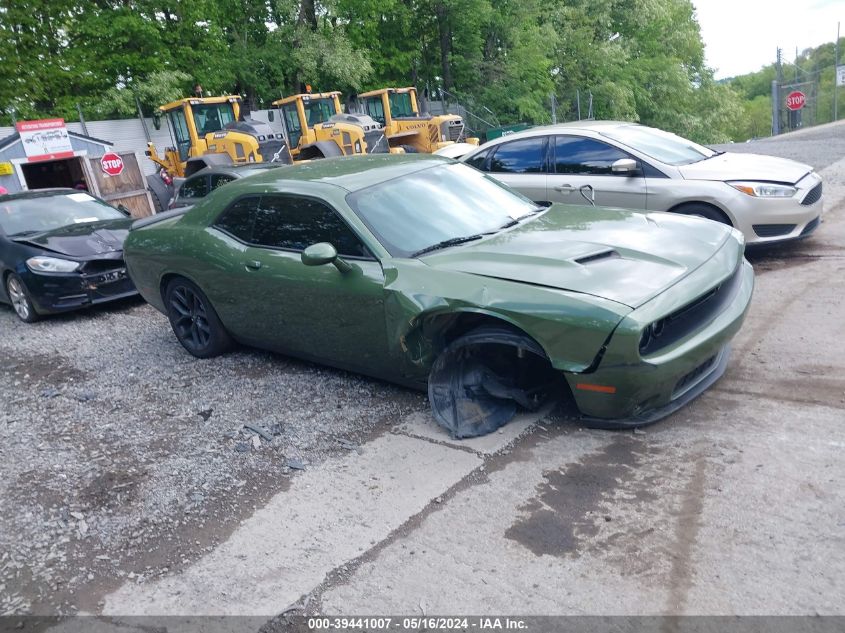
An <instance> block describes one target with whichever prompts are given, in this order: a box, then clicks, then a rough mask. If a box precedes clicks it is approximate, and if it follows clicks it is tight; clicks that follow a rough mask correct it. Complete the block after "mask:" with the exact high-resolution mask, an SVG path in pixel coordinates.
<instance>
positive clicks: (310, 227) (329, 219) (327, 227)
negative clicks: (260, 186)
mask: <svg viewBox="0 0 845 633" xmlns="http://www.w3.org/2000/svg"><path fill="white" fill-rule="evenodd" d="M252 241H253V242H254V243H255V244H257V245H260V246H270V247H275V248H290V249H293V250H305V248H307V247H308V246H311V244H316V243H317V242H328V243H330V244H331V245H332V246H334V247H335V248H336V249H337V252H338V254H340V255H347V256H352V257H366V256H368V255H369V253H368V252H367V250H366V248H365V247H364V245H363V244H362V243H361V241H360V240H359V239H358V237H357V236H356V235H355V234H354V233H353V232H352V230H351V229H350V228H349V227H348V226H347V225H346V223H345V222H344V221H343V220H342V219H341V218H340V216H338V214H337V213H335V211H334V210H333V209H331V208H329V207H328V206H326V205H325V204H323V203H322V202H318V201H317V200H312V199H310V198H299V197H296V196H262V197H261V204H260V206H259V208H258V213H257V215H256V218H255V232H254V236H253V240H252Z"/></svg>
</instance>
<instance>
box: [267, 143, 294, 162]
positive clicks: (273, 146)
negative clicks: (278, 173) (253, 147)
mask: <svg viewBox="0 0 845 633" xmlns="http://www.w3.org/2000/svg"><path fill="white" fill-rule="evenodd" d="M258 151H259V152H260V153H261V159H262V160H263V161H264V162H265V163H282V164H284V165H290V164H292V163H293V158H291V155H290V150H288V143H287V141H285V140H284V139H273V140H267V141H264V142H263V143H259V144H258Z"/></svg>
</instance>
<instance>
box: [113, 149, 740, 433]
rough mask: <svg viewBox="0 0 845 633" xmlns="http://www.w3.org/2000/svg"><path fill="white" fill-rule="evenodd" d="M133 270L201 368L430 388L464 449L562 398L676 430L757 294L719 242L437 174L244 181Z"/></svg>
mask: <svg viewBox="0 0 845 633" xmlns="http://www.w3.org/2000/svg"><path fill="white" fill-rule="evenodd" d="M124 252H125V257H126V263H127V267H128V270H129V273H130V275H131V277H132V279H133V280H134V282H135V284H136V286H137V288H138V290H139V291H140V292H141V294H142V295H143V296H144V297H145V298H146V300H147V301H148V302H149V303H151V304H152V305H153V306H155V307H156V308H157V309H159V310H160V311H162V312H164V313H165V314H166V315H167V316H168V317H169V319H170V323H171V325H172V327H173V331H174V333H175V334H176V337H177V339H178V340H179V342H180V343H181V344H182V345H183V346H184V347H185V349H186V350H188V352H190V353H191V354H193V355H194V356H197V357H200V358H208V357H211V356H215V355H217V354H220V353H223V352H224V351H226V350H227V349H229V348H230V347H231V345H232V344H233V343H234V342H239V343H242V344H246V345H252V346H255V347H261V348H265V349H269V350H273V351H277V352H281V353H284V354H290V355H292V356H297V357H300V358H304V359H308V360H311V361H316V362H319V363H324V364H327V365H333V366H335V367H340V368H344V369H349V370H353V371H356V372H361V373H365V374H369V375H372V376H376V377H379V378H383V379H385V380H389V381H392V382H397V383H401V384H405V385H409V386H413V387H417V388H421V389H427V390H428V395H429V399H430V401H431V405H432V410H433V413H434V416H435V418H436V419H437V420H438V422H439V423H440V424H442V425H443V426H444V427H446V428H447V429H449V430H450V431H451V433H452V434H453V435H454V436H456V437H469V436H473V435H480V434H484V433H488V432H490V431H492V430H494V429H496V428H498V427H499V426H501V425H502V424H505V423H506V422H507V421H508V420H510V419H511V418H512V417H513V415H514V414H515V413H516V411H517V410H519V409H534V408H537V407H540V406H542V405H543V403H544V402H547V401H548V400H549V399H550V398H566V399H568V400H569V401H570V402H571V403H573V404H574V405H575V406H576V407H577V409H578V410H579V412H580V414H581V416H582V418H583V419H584V422H585V423H586V424H589V425H592V426H598V427H606V428H618V427H626V426H627V427H630V426H642V425H644V424H648V423H650V422H654V421H656V420H658V419H660V418H662V417H665V416H666V415H668V414H670V413H671V412H673V411H675V410H676V409H678V408H679V407H681V406H683V405H684V404H686V403H687V402H689V401H690V400H692V399H693V398H694V397H696V396H698V395H699V394H701V393H702V392H703V391H704V390H705V389H707V388H708V387H709V386H710V385H712V384H713V383H714V382H715V381H716V380H717V379H718V378H719V377H720V376H721V375H722V374H723V373H724V371H725V367H726V365H727V362H728V355H729V342H730V340H731V338H732V337H733V335H734V334H735V333H736V332H737V330H739V328H740V326H741V324H742V321H743V318H744V316H745V313H746V311H747V309H748V305H749V302H750V300H751V293H752V289H753V285H754V275H753V271H752V269H751V266H750V265H749V264H748V262H747V261H746V260H745V258H744V256H743V253H744V242H743V238H742V235H741V234H740V233H739V232H738V231H736V230H734V229H731V228H729V227H726V226H725V225H722V224H719V223H716V222H711V221H709V220H703V219H699V218H690V217H684V216H678V215H673V214H665V213H649V214H641V213H634V212H629V211H622V210H617V209H601V208H594V207H589V206H584V207H572V206H559V205H552V206H550V207H538V206H537V205H536V204H534V203H533V202H531V201H530V200H528V199H526V198H524V197H522V196H521V195H519V194H517V193H515V192H514V191H512V190H510V189H508V188H507V187H505V186H504V185H501V184H499V183H498V182H496V181H494V180H492V179H490V178H489V177H487V176H486V175H484V174H482V173H481V172H478V171H476V170H475V169H473V168H472V167H469V166H466V165H462V164H458V163H455V162H453V161H451V160H448V159H444V158H440V157H435V156H363V157H357V158H353V159H350V158H342V159H328V160H321V161H315V162H312V163H308V164H302V165H297V166H294V167H289V168H284V169H279V170H270V171H267V172H265V173H261V174H258V175H255V176H250V177H248V178H244V179H242V180H239V181H237V182H234V183H231V184H229V185H227V186H225V187H222V188H220V189H218V190H216V191H215V192H213V193H212V194H211V195H209V196H208V197H207V198H205V199H204V200H203V201H202V202H200V203H199V204H197V205H196V206H195V207H193V208H192V209H190V210H189V211H187V212H185V213H175V212H170V213H169V214H162V215H159V216H154V217H153V218H149V219H146V220H141V221H139V222H136V224H135V226H134V228H133V230H132V231H131V232H130V234H129V237H128V238H127V240H126V243H125V246H124Z"/></svg>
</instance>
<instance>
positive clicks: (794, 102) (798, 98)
mask: <svg viewBox="0 0 845 633" xmlns="http://www.w3.org/2000/svg"><path fill="white" fill-rule="evenodd" d="M805 101H807V97H806V96H805V95H804V93H803V92H801V91H800V90H793V91H792V92H790V93H789V94H788V95H786V107H787V108H789V109H790V110H800V109H801V108H803V107H804V102H805Z"/></svg>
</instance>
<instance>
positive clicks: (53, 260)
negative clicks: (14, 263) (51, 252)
mask: <svg viewBox="0 0 845 633" xmlns="http://www.w3.org/2000/svg"><path fill="white" fill-rule="evenodd" d="M26 265H27V266H28V267H29V269H30V270H31V271H32V272H34V273H72V272H73V271H74V270H76V269H77V268H79V262H72V261H70V260H68V259H59V258H58V257H30V258H29V259H28V260H26Z"/></svg>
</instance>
